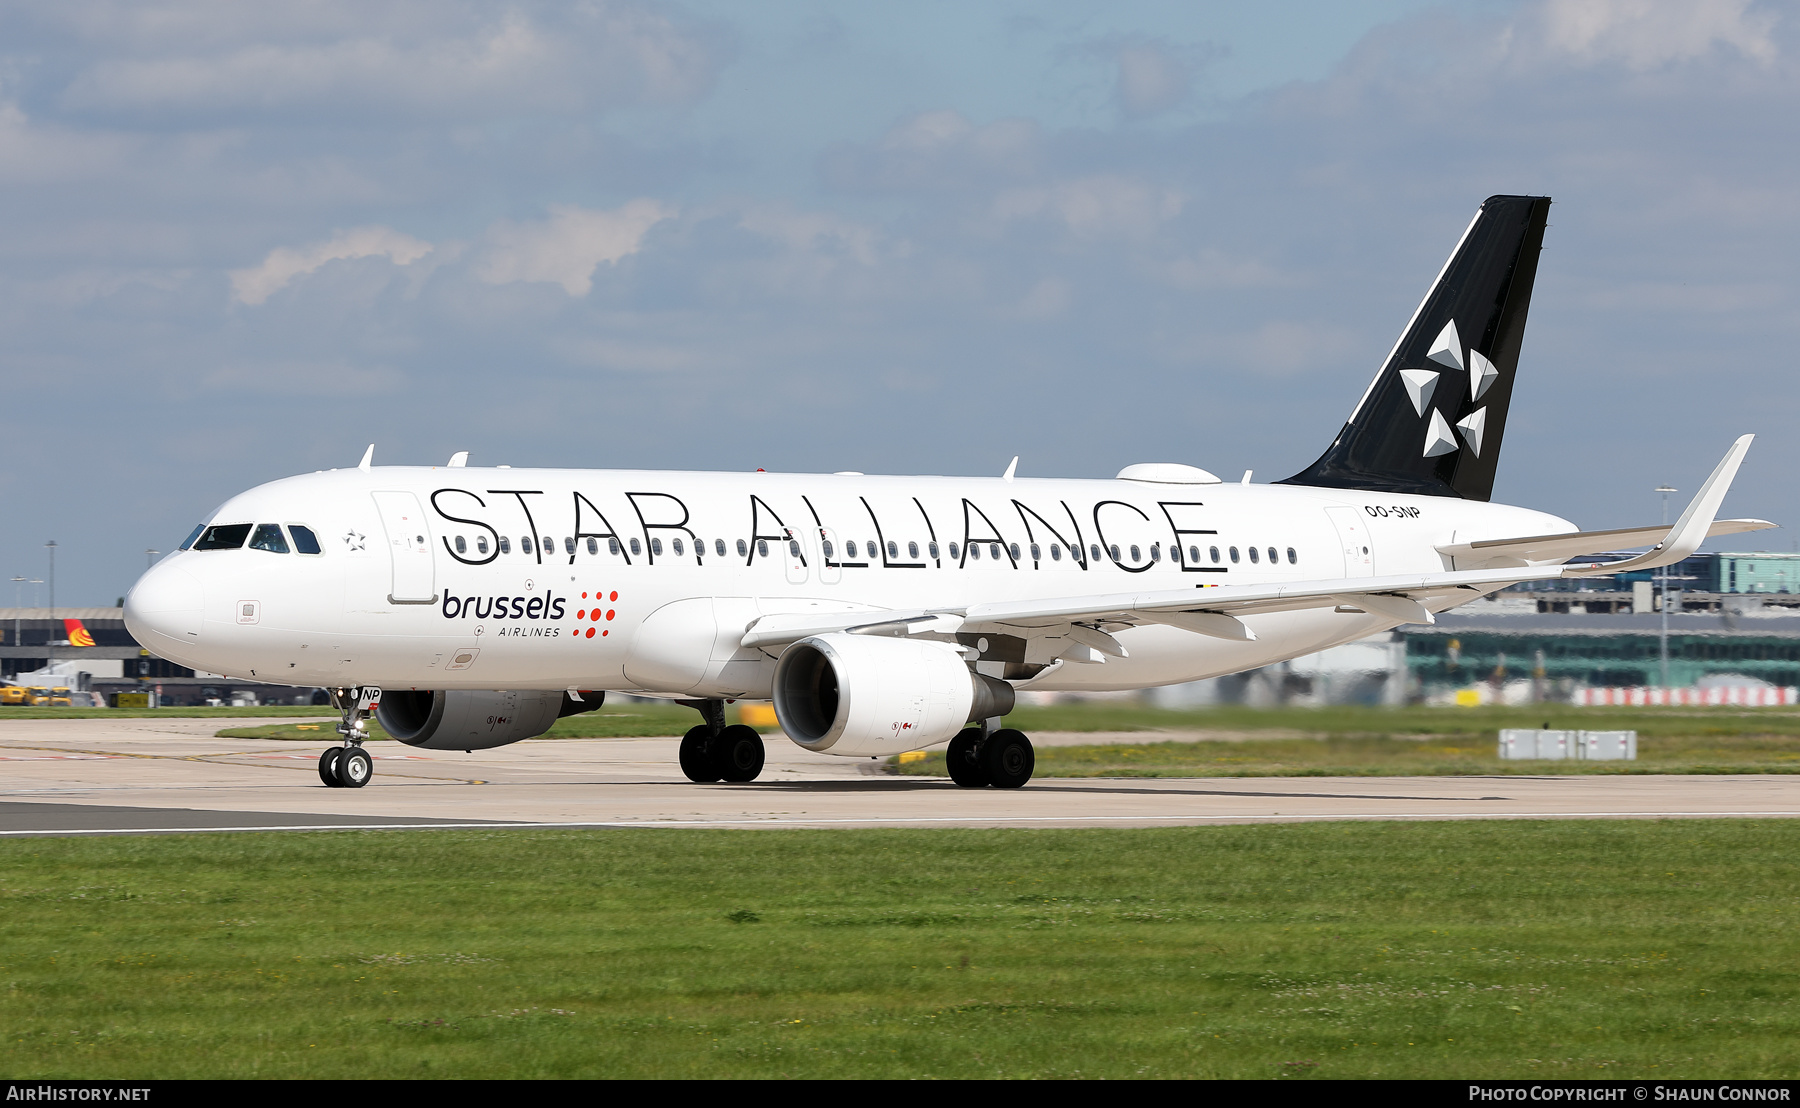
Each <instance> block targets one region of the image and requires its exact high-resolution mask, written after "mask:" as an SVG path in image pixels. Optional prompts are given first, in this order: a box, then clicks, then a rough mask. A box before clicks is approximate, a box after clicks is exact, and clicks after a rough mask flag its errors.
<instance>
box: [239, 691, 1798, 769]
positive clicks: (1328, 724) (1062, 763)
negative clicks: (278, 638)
mask: <svg viewBox="0 0 1800 1108" xmlns="http://www.w3.org/2000/svg"><path fill="white" fill-rule="evenodd" d="M733 711H735V709H733ZM698 720H699V716H698V715H697V714H695V712H694V711H693V709H691V708H683V707H680V706H679V705H675V704H655V703H651V704H633V703H624V704H618V705H608V706H606V707H604V708H601V709H600V710H599V711H596V712H589V713H583V714H582V715H578V716H571V717H569V718H568V719H564V720H559V721H558V722H557V724H556V726H555V727H554V728H552V729H551V731H550V733H549V734H548V735H546V736H544V737H545V738H550V739H557V738H625V737H644V736H657V735H679V734H681V733H682V732H684V731H686V730H687V729H688V728H689V727H692V726H693V725H694V724H695V723H696V722H698ZM1007 723H1008V725H1009V726H1013V727H1018V728H1020V729H1021V730H1023V731H1025V732H1026V733H1027V734H1031V733H1033V732H1045V731H1062V732H1084V731H1096V732H1097V731H1115V732H1116V731H1133V732H1156V731H1166V732H1170V733H1172V734H1180V735H1181V736H1182V740H1181V741H1171V742H1160V743H1159V742H1151V743H1102V744H1097V745H1094V746H1074V747H1050V746H1046V747H1040V748H1039V749H1038V752H1037V759H1038V763H1037V771H1036V774H1037V776H1039V777H1270V776H1275V777H1292V776H1387V775H1439V774H1544V773H1559V774H1568V773H1584V774H1591V773H1614V774H1616V773H1800V711H1795V710H1794V709H1791V708H1745V709H1732V708H1657V709H1631V708H1581V709H1575V708H1568V707H1564V706H1559V705H1539V706H1536V707H1532V708H1476V709H1470V708H1401V709H1382V708H1330V709H1318V708H1290V709H1274V710H1269V709H1250V708H1209V709H1202V710H1196V711H1181V712H1177V711H1168V710H1162V709H1154V708H1143V707H1139V706H1136V705H1132V704H1127V703H1120V702H1117V701H1100V702H1090V703H1087V704H1072V705H1064V706H1056V707H1047V708H1029V707H1028V708H1020V709H1019V710H1017V711H1015V712H1013V714H1012V715H1010V716H1008V717H1007ZM1545 723H1548V724H1550V725H1551V726H1552V727H1556V728H1559V729H1561V728H1566V729H1580V728H1587V729H1589V730H1615V729H1616V730H1626V729H1630V730H1636V731H1637V732H1638V736H1639V750H1638V760H1637V761H1635V762H1536V761H1532V762H1502V761H1501V760H1500V759H1499V756H1498V754H1497V753H1496V735H1497V734H1498V732H1499V730H1500V729H1501V728H1503V727H1540V726H1542V725H1544V724H1545ZM332 727H333V725H332V724H330V723H325V724H320V723H318V722H316V721H315V722H311V723H304V722H300V721H295V722H294V723H288V724H274V725H269V726H262V727H231V728H225V729H223V730H221V731H219V732H218V734H219V735H220V737H223V738H273V739H292V740H300V741H307V742H317V741H318V740H319V739H320V738H322V737H323V738H330V737H331V735H332ZM369 730H370V735H371V737H372V738H375V739H385V738H386V737H387V736H386V734H385V733H384V732H383V731H382V730H381V728H380V727H379V726H378V725H374V724H371V725H370V729H369ZM762 730H764V731H774V730H775V729H774V728H767V727H765V728H762ZM1207 735H1219V736H1222V737H1220V738H1206V737H1204V736H1207ZM1196 736H1198V738H1197V741H1196ZM898 768H899V771H900V772H901V773H905V774H922V775H927V776H943V775H944V773H945V769H944V757H943V752H942V750H941V748H940V749H939V750H936V751H933V752H931V753H930V754H929V755H928V756H927V757H926V758H925V759H924V760H923V761H919V762H910V763H907V764H905V765H902V766H899V767H898Z"/></svg>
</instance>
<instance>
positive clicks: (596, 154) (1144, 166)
mask: <svg viewBox="0 0 1800 1108" xmlns="http://www.w3.org/2000/svg"><path fill="white" fill-rule="evenodd" d="M1797 63H1800V17H1796V16H1794V15H1793V14H1792V9H1785V8H1782V7H1779V6H1777V5H1774V4H1762V3H1755V2H1750V0H1666V2H1665V0H1532V2H1524V3H1506V2H1499V0H1491V2H1475V3H1430V2H1423V0H1372V2H1368V3H1362V4H1355V5H1350V4H1343V3H1340V2H1336V0H1324V2H1317V3H1312V2H1301V0H1274V2H1272V0H1259V2H1256V3H1249V2H1245V3H1230V4H1227V3H1196V2H1193V0H1186V2H1168V3H1154V2H1120V0H1109V2H1107V3H1098V2H1093V3H1088V2H1077V0H1037V2H1033V3H1030V4H1026V3H1012V2H1007V0H996V2H992V3H987V4H969V3H966V2H960V3H949V2H936V0H917V2H914V3H910V4H905V5H901V4H890V5H868V4H830V3H823V2H815V0H759V2H758V3H755V4H749V3H726V2H723V0H690V2H686V3H658V2H655V0H642V2H611V0H594V2H588V3H568V2H560V3H546V4H534V3H482V2H476V0H463V2H460V3H458V2H451V0H432V2H430V3H426V2H422V0H421V2H412V0H395V2H392V3H385V4H370V3H368V2H366V0H362V2H357V3H349V2H343V3H335V2H331V0H319V2H315V3H308V4H301V5H268V4H242V3H235V2H227V0H191V2H164V0H121V2H118V3H112V2H106V0H87V2H82V0H73V2H60V3H31V2H26V3H16V4H8V5H5V6H4V7H0V242H3V243H4V248H3V249H0V327H3V328H4V330H3V331H0V334H3V336H4V341H0V380H3V381H4V382H5V385H6V389H5V393H4V395H3V396H0V489H4V490H5V492H6V497H5V501H4V514H3V516H0V518H3V519H4V523H0V572H3V573H4V579H10V578H11V577H13V576H14V575H16V574H22V575H25V576H28V577H42V576H44V551H43V543H44V541H45V540H47V539H51V538H54V539H56V540H57V541H58V542H59V544H60V547H59V558H58V567H57V568H58V592H57V599H58V602H59V603H64V604H109V603H112V602H113V600H114V599H115V598H116V597H117V596H118V595H119V594H121V593H123V592H124V591H125V590H126V588H127V587H128V586H129V584H130V582H131V580H132V579H133V578H134V576H135V573H136V572H137V571H138V570H141V568H142V567H143V565H144V553H143V551H144V550H145V549H146V548H147V547H155V548H158V549H162V550H167V549H169V547H170V546H171V545H172V544H173V543H175V542H177V541H179V539H180V538H181V536H182V535H184V534H186V532H187V531H188V529H189V528H190V527H191V526H192V524H193V523H194V522H195V521H196V520H198V519H199V518H200V517H201V516H202V515H203V514H204V513H205V512H207V511H208V510H210V509H211V508H212V507H213V506H214V505H216V504H217V503H218V502H219V501H221V500H222V499H224V498H225V497H226V496H228V495H230V494H231V493H233V492H236V491H238V490H240V489H242V488H245V487H248V486H250V485H253V484H256V483H258V482H261V481H264V480H269V479H272V478H276V477H281V476H285V475H288V474H291V473H295V472H302V471H310V470H314V469H320V468H328V467H333V466H348V465H354V464H355V463H356V460H357V458H358V457H359V456H360V455H361V452H362V450H363V447H364V446H365V445H366V444H368V443H369V442H371V441H372V442H374V443H375V444H376V460H377V462H378V463H379V462H386V463H435V462H441V461H443V460H444V459H446V458H447V457H449V455H450V454H451V453H452V452H454V451H457V450H469V451H471V452H472V453H473V455H474V458H473V460H474V461H475V463H476V464H494V463H506V464H511V465H518V466H524V465H567V466H595V467H612V466H632V467H638V466H646V467H670V468H706V469H736V470H742V469H754V468H756V467H758V466H762V467H765V468H768V469H787V470H809V471H830V470H840V469H861V470H867V471H871V472H882V471H885V472H903V473H905V472H924V473H998V472H999V471H1000V470H1001V469H1002V468H1003V467H1004V466H1005V464H1006V462H1007V461H1008V459H1010V458H1011V457H1012V456H1013V455H1014V454H1018V455H1021V456H1022V460H1021V462H1020V472H1021V473H1022V474H1024V475H1028V476H1029V475H1057V476H1083V477H1093V476H1110V475H1111V474H1113V473H1114V472H1116V471H1117V470H1118V469H1119V467H1121V466H1123V465H1126V464H1128V463H1131V462H1137V461H1164V460H1167V461H1183V462H1190V463H1193V464H1197V465H1201V466H1205V467H1207V468H1209V469H1213V470H1215V471H1217V472H1219V473H1221V474H1226V475H1229V476H1230V477H1236V476H1237V475H1239V474H1241V473H1242V472H1243V471H1244V470H1245V469H1253V470H1255V471H1256V474H1257V479H1259V480H1264V479H1271V478H1277V477H1283V476H1286V475H1288V474H1290V473H1292V472H1294V471H1296V470H1298V469H1300V468H1302V467H1303V466H1305V465H1306V464H1307V463H1309V462H1311V461H1312V460H1313V458H1314V457H1315V456H1317V454H1318V453H1319V451H1320V450H1321V449H1322V448H1323V446H1324V445H1325V444H1326V443H1327V442H1328V441H1329V439H1330V437H1331V435H1332V434H1333V433H1334V432H1335V431H1336V429H1337V428H1338V426H1339V425H1340V424H1341V423H1342V421H1343V419H1344V418H1345V416H1346V415H1347V414H1348V413H1349V410H1350V408H1351V407H1352V406H1353V405H1354V403H1355V401H1356V399H1357V397H1358V396H1359V395H1360V394H1361V392H1362V389H1363V387H1364V386H1365V385H1366V384H1367V382H1368V379H1369V377H1370V375H1371V374H1372V373H1373V372H1374V370H1375V368H1376V367H1377V365H1378V363H1379V362H1380V361H1381V359H1382V358H1383V357H1384V356H1385V355H1386V353H1387V350H1388V347H1389V346H1390V345H1391V343H1392V342H1393V339H1394V337H1395V335H1396V334H1397V332H1398V331H1399V329H1400V327H1401V326H1402V325H1403V324H1404V323H1405V321H1406V319H1407V317H1408V315H1409V314H1410V313H1411V311H1412V309H1413V307H1414V306H1415V305H1416V304H1417V301H1418V298H1419V296H1420V295H1421V294H1422V293H1423V292H1424V290H1425V287H1426V286H1427V285H1428V283H1429V282H1430V280H1431V278H1432V276H1433V274H1434V273H1435V272H1436V271H1437V268H1438V267H1439V265H1440V264H1441V263H1442V261H1443V259H1444V256H1445V255H1446V254H1447V253H1448V251H1449V249H1450V248H1451V246H1452V245H1453V244H1454V243H1455V240H1456V238H1457V236H1458V235H1459V234H1460V233H1461V231H1462V229H1463V227H1464V225H1465V224H1466V223H1467V221H1468V219H1469V217H1470V216H1471V214H1472V213H1473V212H1474V209H1475V207H1476V206H1477V205H1478V204H1479V203H1480V201H1481V199H1482V198H1483V197H1485V196H1487V195H1489V194H1491V193H1496V192H1530V193H1547V194H1549V195H1551V196H1553V197H1554V198H1555V200H1556V207H1555V208H1554V209H1553V211H1552V213H1551V228H1550V232H1549V235H1548V236H1547V238H1546V247H1547V249H1546V252H1545V254H1544V259H1543V264H1542V268H1541V269H1540V272H1539V278H1538V285H1537V294H1536V297H1535V300H1534V303H1533V307H1532V316H1531V326H1530V329H1529V331H1528V333H1527V336H1526V342H1525V351H1524V357H1523V359H1522V362H1521V367H1520V378H1519V385H1518V391H1517V393H1516V394H1515V400H1514V406H1513V412H1512V416H1511V421H1510V423H1509V426H1508V434H1507V441H1506V456H1505V457H1504V458H1503V459H1502V461H1501V466H1500V479H1499V483H1498V486H1497V488H1496V499H1501V500H1506V501H1510V502H1514V503H1524V504H1529V505H1532V506H1535V507H1543V508H1547V509H1550V510H1553V511H1557V512H1560V513H1562V514H1564V515H1566V516H1568V517H1570V518H1571V519H1573V520H1575V521H1576V522H1577V523H1579V524H1581V525H1582V526H1586V527H1608V526H1623V525H1627V524H1632V523H1640V522H1653V521H1654V520H1655V519H1656V518H1657V513H1658V511H1659V505H1658V500H1657V497H1656V496H1655V495H1654V494H1653V493H1652V492H1651V489H1652V488H1653V487H1654V486H1655V485H1657V484H1658V483H1661V482H1671V483H1673V484H1675V485H1676V486H1678V487H1679V488H1681V489H1682V490H1684V492H1691V491H1692V490H1693V489H1694V488H1695V486H1696V485H1697V483H1698V482H1699V481H1700V480H1701V479H1703V478H1704V476H1705V474H1706V473H1707V471H1708V470H1709V469H1710V468H1711V466H1712V465H1713V463H1714V462H1715V461H1716V460H1717V458H1718V457H1719V456H1720V455H1721V454H1722V453H1723V452H1724V450H1725V448H1726V446H1727V445H1728V444H1729V442H1730V440H1731V438H1732V437H1733V436H1734V435H1736V434H1739V433H1741V432H1744V431H1755V432H1759V433H1760V435H1761V437H1760V438H1759V440H1758V443H1757V446H1756V448H1755V449H1754V450H1753V451H1752V453H1751V455H1750V459H1749V461H1748V463H1747V465H1746V467H1745V471H1744V474H1743V476H1742V477H1741V478H1740V481H1739V484H1738V488H1737V491H1736V492H1734V494H1733V496H1732V498H1731V499H1730V500H1728V501H1727V503H1726V510H1727V511H1728V512H1730V513H1733V514H1746V515H1752V514H1753V515H1761V516H1765V517H1768V518H1772V519H1776V520H1786V521H1790V522H1792V521H1795V520H1800V503H1797V502H1796V500H1797V498H1796V496H1795V495H1794V493H1793V491H1792V482H1791V480H1789V475H1790V474H1792V473H1794V472H1795V471H1796V469H1797V468H1800V442H1797V441H1795V436H1793V435H1792V434H1791V433H1790V431H1789V428H1790V427H1791V426H1792V425H1793V423H1794V420H1795V416H1796V414H1797V407H1800V406H1797V404H1796V399H1797V396H1800V393H1797V390H1796V386H1795V384H1794V376H1795V374H1794V370H1793V369H1792V368H1790V361H1791V360H1792V358H1793V357H1794V354H1795V349H1796V345H1797V343H1796V330H1797V327H1796V324H1797V323H1800V315H1797V313H1796V304H1797V303H1800V273H1797V272H1796V267H1797V264H1800V262H1797V259H1800V203H1796V192H1797V191H1800V188H1797V186H1796V180H1797V179H1800V144H1797V143H1796V141H1795V139H1796V137H1800V136H1797V134H1796V126H1797V125H1796V120H1800V64H1797ZM1682 499H1685V497H1683V498H1682ZM1796 533H1800V532H1796V531H1794V530H1792V529H1785V530H1783V531H1779V532H1772V533H1769V535H1768V536H1767V537H1763V536H1759V537H1758V538H1759V539H1760V541H1761V543H1762V544H1764V545H1767V546H1769V547H1770V548H1774V549H1792V548H1793V543H1794V540H1793V539H1791V538H1790V537H1789V536H1790V535H1793V534H1796ZM1740 545H1741V543H1740ZM0 583H4V580H3V579H0ZM23 599H24V600H25V602H26V603H30V602H31V599H32V597H31V588H30V587H29V586H27V588H26V589H25V591H24V594H23ZM11 602H12V597H11V596H10V595H6V596H5V597H4V599H3V600H0V604H10V603H11Z"/></svg>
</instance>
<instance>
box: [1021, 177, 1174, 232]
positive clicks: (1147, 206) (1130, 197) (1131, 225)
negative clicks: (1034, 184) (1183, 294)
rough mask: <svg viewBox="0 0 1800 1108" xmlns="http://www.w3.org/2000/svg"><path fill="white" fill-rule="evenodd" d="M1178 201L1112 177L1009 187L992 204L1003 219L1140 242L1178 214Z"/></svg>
mask: <svg viewBox="0 0 1800 1108" xmlns="http://www.w3.org/2000/svg"><path fill="white" fill-rule="evenodd" d="M1182 204H1183V199H1182V196H1181V194H1180V193H1178V192H1175V191H1174V190H1172V189H1165V188H1158V187H1156V186H1154V185H1148V184H1145V183H1143V182H1141V181H1134V180H1131V179H1129V178H1126V177H1120V176H1117V175H1114V174H1100V175H1097V176H1093V177H1082V178H1079V179H1077V180H1073V181H1063V182H1059V183H1057V184H1055V185H1050V186H1048V187H1043V188H1026V189H1011V190H1008V191H1006V192H1003V193H1001V194H1000V195H999V197H997V198H996V199H995V201H994V214H995V215H996V216H998V217H999V218H1000V219H1002V220H1013V219H1034V218H1035V219H1042V218H1051V219H1056V220H1059V221H1061V222H1062V223H1063V224H1064V225H1065V226H1067V227H1068V229H1069V230H1070V231H1072V232H1074V233H1075V234H1076V235H1079V236H1081V237H1083V238H1100V237H1109V236H1122V237H1126V238H1144V237H1147V236H1149V235H1150V234H1152V233H1154V232H1155V231H1156V229H1157V228H1158V227H1160V226H1161V225H1162V224H1163V223H1164V222H1165V221H1167V220H1170V219H1173V218H1174V217H1175V216H1177V215H1180V214H1181V208H1182Z"/></svg>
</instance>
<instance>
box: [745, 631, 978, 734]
mask: <svg viewBox="0 0 1800 1108" xmlns="http://www.w3.org/2000/svg"><path fill="white" fill-rule="evenodd" d="M1012 707H1013V689H1012V686H1011V685H1009V684H1007V683H1006V682H1004V681H1002V680H1000V679H998V678H995V677H989V676H987V675H986V674H982V673H976V672H974V671H973V670H971V669H970V668H969V666H968V664H967V663H966V662H964V661H963V659H962V655H961V654H960V653H959V652H958V651H957V649H956V647H954V646H952V645H950V644H949V643H941V642H932V641H929V640H917V639H894V638H885V637H877V636H874V635H851V634H841V633H840V634H829V635H814V636H812V637H811V638H806V639H801V640H800V641H799V642H797V643H795V644H794V645H792V646H790V647H788V648H787V650H785V651H783V652H782V655H781V660H780V661H779V662H777V663H776V664H775V714H776V715H777V716H778V717H780V719H781V727H782V730H784V731H786V732H787V734H788V737H789V738H791V739H793V740H794V741H795V742H796V743H799V744H800V745H801V746H803V747H805V748H806V749H808V750H814V751H819V752H822V753H823V752H829V753H832V754H841V755H844V756H845V757H851V758H857V757H867V756H869V755H881V754H897V753H899V752H900V751H902V750H916V749H919V748H920V747H926V746H930V745H932V744H933V743H941V742H946V741H948V740H949V739H951V738H953V737H955V735H956V733H957V732H958V731H961V730H962V728H963V725H964V724H965V723H967V722H969V721H970V720H972V719H986V718H988V717H989V716H1003V715H1005V714H1006V713H1008V712H1010V711H1012Z"/></svg>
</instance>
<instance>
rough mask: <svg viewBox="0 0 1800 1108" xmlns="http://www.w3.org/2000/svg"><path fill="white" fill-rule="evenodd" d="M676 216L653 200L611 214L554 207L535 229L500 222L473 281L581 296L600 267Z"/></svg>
mask: <svg viewBox="0 0 1800 1108" xmlns="http://www.w3.org/2000/svg"><path fill="white" fill-rule="evenodd" d="M675 214H676V209H674V208H671V207H668V206H666V205H664V204H662V203H660V202H658V201H656V200H648V199H639V200H633V201H631V202H630V203H628V204H626V205H624V206H623V207H620V208H617V209H614V210H612V211H590V210H589V209H586V208H578V207H575V206H574V205H553V206H552V207H551V208H550V218H549V219H546V220H543V221H542V222H538V223H515V222H513V221H511V220H503V221H501V222H499V223H496V224H495V225H494V226H493V227H491V228H489V229H488V246H487V248H486V250H485V251H483V253H482V255H481V257H480V259H479V260H478V261H477V263H476V276H478V277H480V278H481V279H482V280H483V281H486V282H487V283H489V284H491V285H502V284H506V283H508V282H512V281H551V282H554V283H556V284H559V285H561V286H562V287H563V291H564V292H567V293H568V294H569V295H570V296H586V295H587V294H588V292H589V290H591V289H592V288H593V285H594V270H595V269H597V268H598V267H599V266H600V264H601V263H603V262H605V263H612V262H617V261H618V260H619V259H620V258H624V257H626V256H628V255H631V254H635V253H637V252H638V249H639V247H640V246H641V245H642V244H643V241H644V235H645V234H647V233H648V232H649V230H650V228H652V227H654V226H656V225H657V224H658V223H661V222H662V221H663V220H665V219H668V218H670V217H671V216H673V215H675Z"/></svg>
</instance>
